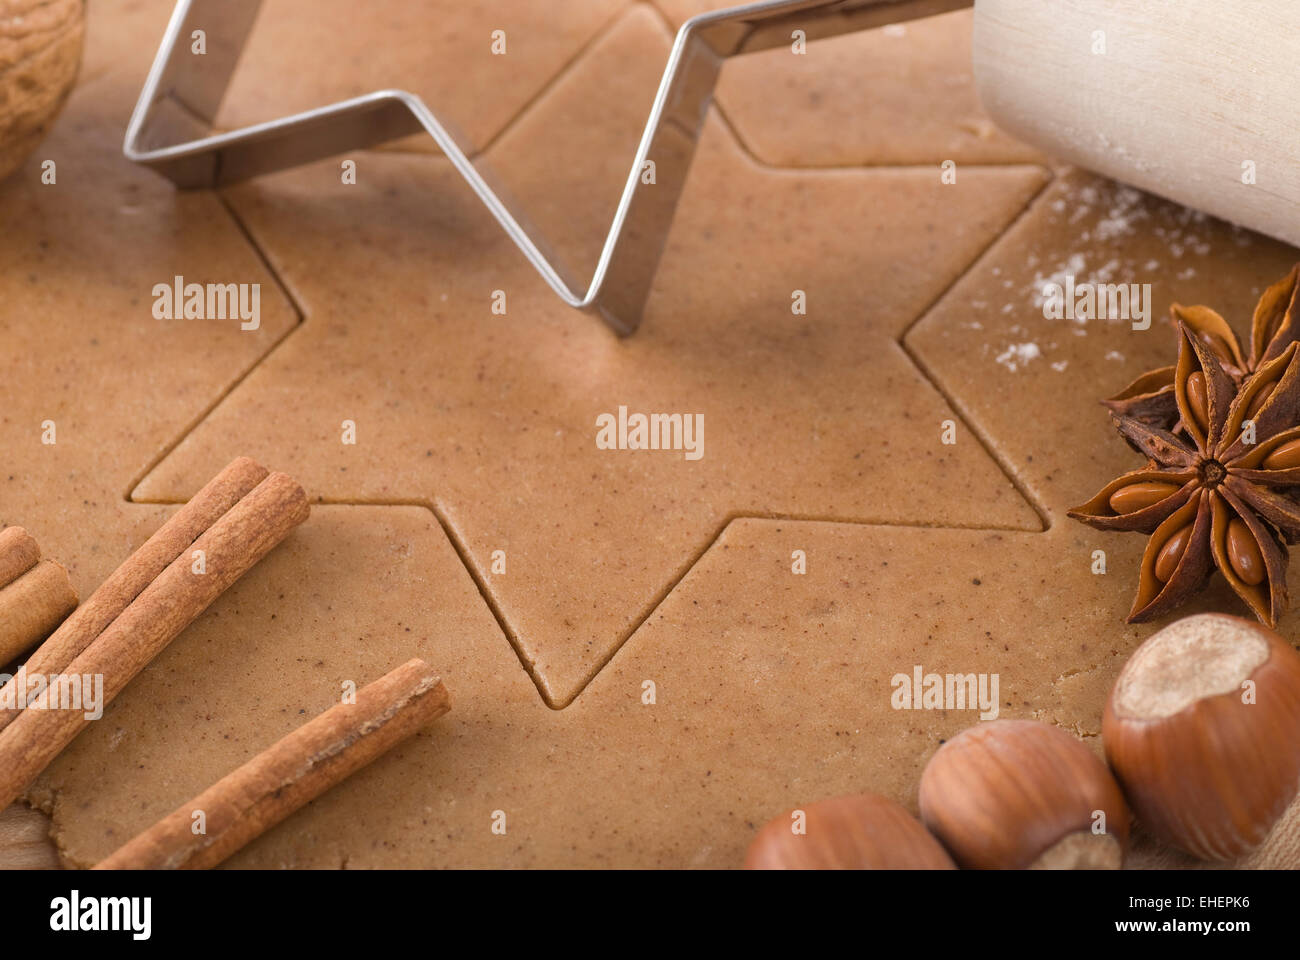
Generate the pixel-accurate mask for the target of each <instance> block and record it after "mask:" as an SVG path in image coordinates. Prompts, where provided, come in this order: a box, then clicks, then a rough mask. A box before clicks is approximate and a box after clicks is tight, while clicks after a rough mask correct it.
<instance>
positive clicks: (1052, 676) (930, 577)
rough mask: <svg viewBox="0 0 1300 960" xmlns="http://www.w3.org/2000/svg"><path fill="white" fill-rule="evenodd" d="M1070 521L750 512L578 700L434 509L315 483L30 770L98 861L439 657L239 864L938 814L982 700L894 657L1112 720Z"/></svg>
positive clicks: (701, 853) (718, 845) (627, 850)
mask: <svg viewBox="0 0 1300 960" xmlns="http://www.w3.org/2000/svg"><path fill="white" fill-rule="evenodd" d="M1075 534H1076V531H1074V530H1072V529H1069V528H1060V529H1058V530H1054V531H1052V532H1050V533H1046V534H1037V533H1027V532H1015V531H973V530H971V531H968V530H931V529H920V528H917V529H905V528H891V527H869V526H861V525H853V524H833V523H818V522H794V523H790V522H787V521H776V520H737V521H735V522H733V523H732V524H730V525H729V526H728V528H727V529H726V531H725V532H724V533H723V534H722V535H721V537H719V539H718V541H717V542H716V543H714V544H713V545H712V546H711V547H710V548H709V550H708V551H707V552H706V553H705V555H704V556H703V557H702V558H701V559H700V561H699V563H697V564H696V565H695V566H694V568H693V569H692V570H691V571H690V572H689V573H688V574H687V576H686V577H685V578H684V579H683V581H682V582H681V583H680V584H679V585H678V586H677V588H676V589H675V590H674V591H673V592H672V593H671V594H670V595H669V597H668V598H667V599H666V600H665V601H664V603H663V604H662V605H661V606H660V607H659V608H658V609H657V610H656V611H655V613H654V615H653V616H652V617H651V618H650V620H649V621H648V622H647V623H646V624H645V625H643V626H642V627H641V628H640V629H639V630H638V631H637V632H636V633H635V634H634V635H633V636H632V638H631V639H630V640H629V641H628V643H627V644H626V645H625V646H624V647H623V648H622V649H621V650H620V651H619V652H618V654H617V655H616V656H615V657H614V659H613V661H612V662H611V663H610V664H609V665H608V666H607V667H606V668H605V669H604V670H603V671H601V673H600V674H599V675H598V676H597V678H596V679H595V680H594V681H593V682H592V684H591V685H590V686H589V687H588V688H587V689H586V690H585V691H584V692H583V694H582V695H581V696H580V697H579V698H578V700H577V701H576V702H575V703H574V704H572V705H571V706H569V707H568V708H566V709H564V710H559V711H556V710H551V709H548V708H547V707H546V706H545V705H544V704H543V703H542V700H541V698H540V697H539V696H538V694H537V691H536V689H535V688H534V687H533V686H532V684H531V683H529V681H528V679H527V676H526V675H525V673H524V672H523V670H522V669H521V668H520V666H519V662H518V660H517V658H516V657H515V655H514V653H513V652H512V651H511V649H510V646H509V644H508V643H507V642H506V641H505V639H504V637H503V636H502V635H501V633H500V631H499V629H498V628H497V626H496V624H495V623H494V622H493V621H492V619H491V617H490V615H489V614H488V613H487V611H486V610H485V609H484V608H483V607H482V605H481V604H479V603H477V602H476V600H477V596H476V593H475V590H474V585H473V583H472V581H471V580H470V579H469V577H468V575H467V574H466V573H465V571H464V570H463V568H459V566H458V564H457V561H456V556H455V552H454V551H453V550H452V548H451V546H450V544H449V543H448V542H447V541H446V538H445V537H444V536H443V534H442V532H441V530H439V528H438V525H437V523H436V521H435V520H434V519H433V516H432V515H431V514H430V513H429V512H428V511H427V510H423V509H420V508H415V507H352V506H324V507H320V506H318V507H317V508H316V509H315V510H314V511H313V514H312V518H311V519H310V520H309V521H308V522H307V523H306V524H305V525H304V526H303V527H301V528H300V529H299V530H297V531H296V532H295V533H294V534H293V536H292V537H291V538H290V539H289V540H287V541H286V542H285V544H283V546H282V547H281V548H280V549H278V550H276V551H275V552H274V553H272V554H271V555H270V556H269V557H268V558H267V559H266V560H265V561H264V562H263V563H262V564H260V565H259V566H258V567H257V568H256V569H255V570H254V571H252V572H251V573H250V574H249V575H248V576H247V577H246V578H245V579H244V580H242V581H240V583H238V584H236V586H235V587H234V588H232V589H231V590H230V591H229V593H228V594H227V595H226V596H224V597H223V598H222V599H221V600H219V601H218V602H217V603H216V604H214V606H213V608H212V609H211V610H210V611H209V612H208V613H207V614H206V615H205V616H204V617H203V618H202V619H201V620H200V621H199V623H197V624H196V625H195V626H193V627H192V628H190V629H189V630H188V631H186V633H185V634H184V635H183V636H182V637H181V638H179V639H178V640H177V641H176V642H175V643H174V644H173V645H172V646H171V647H170V648H169V649H168V650H167V651H166V652H165V653H164V654H163V655H162V656H161V657H159V659H158V660H157V661H155V663H154V664H153V665H152V666H151V667H150V668H148V669H147V670H146V671H145V672H144V673H143V674H142V675H141V676H140V677H139V678H137V680H136V681H135V682H133V683H132V685H131V687H130V688H129V689H128V690H127V691H126V692H125V693H124V694H123V695H122V696H121V697H120V698H119V699H118V701H117V702H116V703H115V704H114V705H113V706H112V707H111V708H110V709H109V711H108V712H107V714H106V715H105V717H104V720H103V721H102V722H101V723H99V724H95V725H93V726H92V728H91V729H90V730H89V731H87V733H86V734H84V735H83V736H82V737H81V738H80V739H79V740H78V741H77V742H76V743H75V744H74V745H73V747H72V748H70V749H69V751H68V752H67V753H65V754H64V755H63V756H62V757H61V758H60V759H59V760H58V761H57V762H56V763H55V764H54V766H53V767H51V769H50V771H49V772H48V773H47V774H46V775H45V776H44V777H42V779H41V781H40V782H39V785H38V788H37V790H36V791H34V793H35V796H36V799H38V800H39V801H41V802H43V803H47V804H48V803H49V802H50V800H51V799H53V802H54V810H55V817H56V831H57V835H58V837H59V841H60V844H61V846H62V848H63V852H64V854H65V856H66V857H68V858H70V859H72V860H73V861H75V862H78V863H91V862H94V861H96V860H98V859H99V858H101V857H103V856H104V855H106V854H107V853H109V852H111V851H112V850H113V849H115V847H116V846H117V845H118V844H119V843H120V842H122V841H124V840H125V839H127V838H128V835H133V834H134V833H135V832H136V831H138V830H140V829H143V828H145V827H147V826H149V825H150V824H151V823H152V822H153V821H154V820H155V819H157V818H158V817H159V816H162V815H164V814H166V813H168V812H170V811H171V810H172V809H174V808H175V806H176V805H177V804H179V803H181V802H183V801H184V800H185V799H187V798H188V797H190V796H193V795H195V794H197V793H198V792H199V791H200V790H201V789H202V788H203V787H204V786H206V785H207V784H208V783H210V782H212V781H214V780H215V779H217V778H218V777H219V776H221V775H222V774H224V773H225V772H227V771H228V770H230V769H233V768H234V767H235V766H237V765H238V764H239V763H241V762H243V761H244V760H246V759H248V758H249V757H251V756H253V755H255V754H256V753H257V752H258V751H259V750H261V749H263V748H264V747H266V746H267V745H268V744H270V743H271V742H273V741H274V740H275V739H276V738H278V737H280V736H282V735H284V734H285V733H287V732H288V731H289V730H291V729H294V728H295V727H297V726H299V725H300V724H301V723H303V722H305V721H306V719H307V718H309V717H311V716H313V715H315V714H316V713H318V712H319V711H321V710H323V709H325V708H326V707H327V706H329V705H330V704H332V703H333V702H336V701H337V698H338V696H339V690H340V684H341V682H342V681H343V680H345V679H349V678H351V679H356V680H357V681H358V683H360V682H362V681H365V680H369V679H373V678H374V677H375V676H378V675H380V674H382V673H383V672H384V671H385V670H387V669H389V668H390V667H391V666H393V665H394V664H395V663H398V662H400V661H401V660H402V659H403V658H404V657H409V656H419V657H422V658H423V659H425V660H426V661H427V662H429V663H430V664H432V665H436V667H437V669H439V670H440V671H441V672H442V675H443V678H444V681H445V683H446V685H447V688H448V690H449V691H450V693H451V696H452V701H453V707H452V711H451V713H449V714H448V715H447V716H446V717H443V718H442V719H441V720H439V721H438V722H436V723H435V724H433V725H432V726H431V727H430V728H429V729H428V730H427V731H425V732H424V733H422V734H420V735H419V736H418V737H416V738H415V739H414V740H412V741H409V742H408V743H406V744H404V745H402V746H400V747H398V748H397V749H395V750H394V751H393V752H392V753H391V754H389V755H387V756H385V757H384V758H381V759H380V760H379V761H377V762H376V763H375V764H374V765H373V766H371V767H369V768H367V769H366V770H364V771H362V772H361V773H359V774H357V775H356V776H354V777H352V778H351V779H349V780H348V781H347V782H345V783H344V784H342V785H340V786H339V787H337V788H335V789H334V790H331V791H330V792H329V793H327V794H326V795H324V796H323V797H321V798H320V799H318V800H316V801H314V802H313V803H312V804H311V805H310V806H309V807H307V808H305V809H304V810H302V811H300V812H299V813H297V814H295V815H294V816H293V817H291V818H290V819H289V820H287V821H285V822H284V823H283V824H282V825H280V826H279V827H277V828H275V829H274V830H272V831H271V832H270V833H268V834H267V835H266V836H265V837H263V838H261V839H259V840H257V841H255V842H254V843H252V844H251V845H250V846H249V847H247V848H246V849H245V850H244V851H243V852H242V853H240V854H238V855H237V856H236V857H235V858H233V859H232V860H231V861H230V865H231V866H236V867H286V866H291V867H330V866H349V867H439V866H447V867H491V866H514V867H523V866H550V867H554V866H624V867H636V866H643V867H655V866H670V867H690V866H701V867H727V866H736V865H738V864H739V863H740V861H741V859H742V857H743V853H744V849H745V847H746V845H747V844H748V842H749V840H750V839H751V838H752V836H753V833H754V831H755V830H756V829H757V828H758V826H759V825H761V824H762V823H763V822H764V821H766V820H767V819H769V818H770V817H772V816H775V815H776V814H777V813H779V812H781V811H782V810H784V809H787V808H788V807H790V806H791V805H793V804H797V803H800V802H805V801H811V800H816V799H821V798H823V797H828V796H833V795H836V794H840V793H847V792H855V791H864V790H869V791H873V792H879V793H883V794H885V795H886V796H889V797H891V798H893V799H895V800H897V801H898V802H900V803H903V804H904V805H905V806H907V807H908V808H909V809H911V810H913V812H915V791H916V783H917V780H918V778H919V775H920V771H921V768H922V767H923V766H924V763H925V761H926V760H927V759H928V758H929V755H930V754H931V753H932V752H933V751H934V750H935V749H936V748H937V747H938V745H939V743H940V742H941V741H942V740H943V739H945V738H947V737H950V736H953V735H954V734H955V733H957V732H958V731H960V730H961V729H963V728H964V727H966V726H967V725H969V724H971V723H974V722H976V719H975V718H976V715H977V712H976V711H971V710H964V711H960V710H946V711H935V710H897V709H894V707H893V705H892V697H893V687H892V684H891V679H892V677H893V676H894V675H896V674H900V673H902V674H909V675H910V674H911V672H912V670H913V667H914V666H916V665H920V666H921V667H923V668H924V670H925V671H927V672H939V673H949V672H961V673H966V672H976V673H986V674H991V673H997V674H999V688H998V693H999V697H998V699H999V703H998V706H997V709H998V713H999V716H1002V717H1039V716H1045V715H1051V716H1052V717H1053V718H1054V719H1056V720H1057V722H1059V723H1062V724H1063V725H1066V726H1067V728H1069V727H1075V728H1077V729H1079V730H1080V731H1081V732H1084V733H1093V734H1095V732H1096V730H1097V729H1098V727H1099V724H1100V715H1101V704H1100V703H1099V702H1097V701H1095V700H1094V699H1092V698H1086V699H1072V698H1069V697H1061V696H1060V695H1059V693H1058V691H1057V688H1056V680H1057V677H1058V675H1059V673H1060V671H1061V666H1060V663H1061V660H1062V658H1063V654H1064V653H1066V652H1067V651H1068V653H1069V662H1070V663H1072V664H1076V665H1079V666H1085V665H1088V664H1091V663H1093V662H1094V661H1096V660H1099V659H1103V658H1105V657H1107V656H1109V655H1111V653H1112V652H1113V651H1114V650H1118V651H1120V652H1127V651H1128V650H1130V649H1131V648H1132V646H1134V645H1135V644H1136V642H1137V633H1138V632H1137V630H1136V629H1131V628H1130V629H1125V630H1120V631H1110V630H1107V629H1106V627H1107V624H1108V622H1109V620H1111V619H1113V618H1115V617H1117V616H1119V615H1120V614H1121V613H1122V609H1123V604H1124V601H1125V599H1126V598H1124V597H1122V596H1120V595H1117V594H1115V593H1114V592H1113V591H1110V590H1109V589H1108V586H1107V584H1105V583H1104V582H1103V581H1102V580H1101V578H1094V580H1093V581H1092V582H1090V583H1086V584H1083V585H1081V586H1080V588H1079V593H1078V596H1077V600H1078V604H1077V606H1076V607H1075V608H1074V609H1071V610H1068V611H1062V610H1059V608H1058V607H1057V606H1056V599H1055V598H1054V596H1053V594H1052V592H1051V591H1050V590H1049V589H1047V588H1046V587H1045V585H1046V584H1047V583H1048V580H1049V577H1050V575H1051V572H1052V563H1053V560H1054V558H1055V557H1056V556H1058V555H1059V554H1060V553H1061V551H1062V550H1063V549H1064V548H1065V543H1064V542H1063V541H1068V540H1069V538H1071V537H1073V536H1074V535H1075ZM794 550H802V551H804V553H805V554H806V557H807V572H806V573H805V574H795V573H793V572H792V571H791V564H790V556H791V553H792V551H794ZM936 557H942V558H943V563H942V565H939V566H936V563H935V558H936ZM272 618H274V619H272ZM1049 621H1050V623H1051V629H1050V633H1046V634H1045V631H1044V627H1043V624H1044V623H1045V622H1049ZM1103 630H1105V636H1106V638H1107V639H1104V640H1099V639H1098V634H1099V633H1101V632H1102V631H1103ZM197 677H202V678H203V679H202V682H201V683H197V682H196V679H195V678H197ZM647 682H650V683H652V684H653V685H654V686H653V698H652V699H653V702H652V703H648V702H646V701H647V699H648V698H647V696H646V694H647V689H648V688H647V687H646V684H647ZM377 798H382V801H381V802H377ZM497 810H500V811H503V812H504V813H505V815H506V828H507V832H506V834H505V835H504V836H500V835H497V834H494V833H493V832H492V830H491V825H492V818H493V814H494V812H495V811H497Z"/></svg>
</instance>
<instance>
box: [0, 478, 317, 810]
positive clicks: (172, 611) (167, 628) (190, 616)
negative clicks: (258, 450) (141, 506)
mask: <svg viewBox="0 0 1300 960" xmlns="http://www.w3.org/2000/svg"><path fill="white" fill-rule="evenodd" d="M310 512H311V508H310V507H309V506H308V504H307V496H306V494H304V493H303V491H302V487H300V486H299V485H298V484H297V483H296V482H295V481H294V480H293V478H291V477H288V476H286V475H285V474H283V473H273V474H271V475H270V476H268V477H267V478H266V479H265V480H263V481H262V482H261V483H260V484H258V485H257V487H256V488H255V489H254V490H253V491H252V492H251V493H249V494H248V496H246V497H244V498H243V499H242V500H240V501H239V503H237V504H235V505H234V506H233V507H231V508H230V510H229V511H227V512H226V514H225V515H224V516H222V517H221V518H220V519H219V520H217V522H216V523H214V524H213V525H212V526H211V527H210V528H208V530H207V531H205V532H204V533H203V534H202V535H201V536H200V537H199V538H198V539H197V540H195V541H194V542H193V543H192V544H190V547H189V548H188V549H186V550H185V551H184V552H183V553H182V554H181V555H180V556H178V557H177V558H176V559H175V560H173V561H172V562H171V563H170V564H169V565H168V566H167V568H166V569H165V570H163V571H162V573H160V574H159V575H158V576H157V577H156V578H155V579H154V580H153V582H152V583H150V584H149V585H148V586H147V587H145V588H144V590H142V591H141V592H140V595H139V596H138V597H136V598H135V599H134V600H132V601H131V603H130V604H129V605H128V606H127V608H126V609H125V610H123V611H122V613H121V614H120V615H119V616H118V617H117V618H116V619H114V620H113V622H112V623H110V624H109V625H108V626H107V627H105V628H104V632H103V633H101V634H100V635H99V636H98V637H96V638H95V640H94V641H92V642H91V644H90V646H88V647H87V648H86V649H85V650H84V651H83V652H82V653H81V654H80V655H78V656H77V657H76V658H75V659H74V660H73V661H72V662H71V663H70V664H68V665H67V667H65V668H64V669H63V670H61V671H59V672H60V673H62V674H65V675H67V676H68V677H70V678H76V677H86V676H89V677H92V678H98V677H102V678H103V687H102V690H103V696H102V702H101V706H107V704H109V703H111V702H112V700H113V698H114V697H116V696H117V695H118V694H119V693H120V692H121V691H122V688H123V687H125V686H126V685H127V683H128V682H130V680H131V679H132V678H133V677H134V676H135V675H136V674H137V673H139V672H140V671H141V670H143V669H144V668H145V666H146V665H147V664H148V663H149V662H150V661H151V660H153V658H154V657H156V656H157V655H158V654H159V653H160V652H161V651H162V650H163V649H164V648H165V647H166V646H167V644H169V643H171V641H172V640H173V639H175V637H176V635H177V634H179V633H180V632H181V631H182V630H184V629H185V628H186V627H187V626H189V625H190V624H191V623H193V622H194V620H195V619H197V618H198V616H199V614H201V613H202V612H203V611H204V610H205V609H207V607H208V606H209V604H211V603H212V601H214V600H216V599H217V597H219V596H221V594H222V593H223V592H224V591H225V590H226V588H227V587H229V586H230V585H231V584H232V583H234V582H235V581H236V580H238V579H239V577H241V576H242V575H243V574H244V573H245V572H246V571H247V570H248V569H249V568H250V567H252V566H253V565H254V564H255V563H257V561H259V560H261V559H262V557H264V556H265V555H266V554H267V553H268V552H269V551H270V550H271V548H272V547H274V546H275V545H276V544H278V543H279V542H280V541H281V540H283V539H284V538H285V537H286V536H288V534H289V531H290V530H292V529H293V528H294V527H296V526H297V525H298V524H300V523H302V522H303V521H304V520H306V519H307V515H308V514H309V513H310ZM24 669H25V670H26V671H27V674H28V676H31V675H32V671H31V670H30V669H28V668H27V667H24ZM19 679H20V678H19V677H15V678H14V680H13V681H12V682H11V683H10V686H15V685H17V684H18V682H19ZM4 694H5V691H2V690H0V697H3V696H4ZM88 722H89V720H87V718H86V715H85V713H84V712H83V711H82V710H79V709H32V708H31V706H30V705H29V706H28V707H27V709H20V710H19V711H18V716H17V718H16V719H14V720H13V721H12V722H11V723H10V724H9V725H8V726H7V727H5V728H4V729H3V730H0V808H3V807H5V806H7V805H8V804H9V803H11V802H12V801H13V800H14V798H15V797H17V796H18V795H19V793H21V792H22V791H23V789H24V788H26V786H27V785H28V784H29V783H31V781H32V779H33V778H35V776H36V775H37V774H38V773H40V772H41V771H42V770H44V769H45V767H46V765H48V764H49V762H50V761H51V760H53V759H54V758H55V757H56V756H57V755H58V754H59V752H60V751H62V750H63V748H64V747H66V746H67V745H68V744H69V743H71V742H72V741H73V739H75V738H76V736H77V734H78V733H80V732H81V730H82V728H84V727H85V726H86V724H87V723H88Z"/></svg>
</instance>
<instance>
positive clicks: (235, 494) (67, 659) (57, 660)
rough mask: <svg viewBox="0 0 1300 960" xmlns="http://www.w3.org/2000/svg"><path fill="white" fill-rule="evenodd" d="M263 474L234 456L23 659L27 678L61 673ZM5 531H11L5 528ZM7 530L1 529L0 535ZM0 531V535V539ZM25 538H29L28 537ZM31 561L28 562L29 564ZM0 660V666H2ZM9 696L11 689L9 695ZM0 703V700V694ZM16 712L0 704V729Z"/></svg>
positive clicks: (261, 470)
mask: <svg viewBox="0 0 1300 960" xmlns="http://www.w3.org/2000/svg"><path fill="white" fill-rule="evenodd" d="M266 475H267V470H266V468H265V467H263V466H261V465H260V464H258V463H256V462H254V461H252V460H250V459H249V458H248V457H240V458H238V459H237V460H235V461H233V462H232V463H230V464H229V465H228V466H227V467H226V468H225V469H224V470H222V471H221V472H220V473H219V474H217V475H216V476H215V477H213V478H212V480H210V481H208V483H207V485H206V486H204V488H203V489H202V490H200V491H199V492H198V493H196V494H195V495H194V496H193V498H191V500H190V502H189V503H187V504H185V506H183V507H181V508H180V509H179V510H177V511H176V512H175V513H174V514H172V516H171V517H170V518H168V520H167V522H166V523H164V524H163V525H162V526H161V527H159V528H158V529H157V530H156V531H154V534H153V536H151V537H150V538H149V539H148V540H146V541H145V543H144V545H143V546H141V547H140V549H138V550H137V551H136V552H135V553H133V554H131V556H130V557H128V558H127V560H126V562H125V563H123V564H122V565H121V566H120V567H118V568H117V569H116V570H115V571H114V572H113V573H112V574H111V575H110V576H109V578H108V579H107V580H105V581H104V582H103V583H102V584H101V585H100V586H99V589H97V590H96V591H95V592H94V593H92V594H91V595H90V597H89V598H87V600H86V602H85V603H83V604H82V605H81V606H80V607H78V608H77V611H76V612H75V613H74V614H72V616H70V617H69V618H68V619H67V620H66V621H65V622H64V623H63V625H62V626H61V627H59V629H58V630H56V631H55V632H54V635H53V636H51V637H50V638H49V639H48V640H47V641H45V643H43V644H41V647H40V649H38V650H37V651H36V652H35V653H34V654H32V656H31V659H29V660H28V661H27V673H28V675H29V676H30V675H34V674H41V675H44V676H49V675H52V674H59V673H63V672H65V671H66V670H67V667H68V664H70V663H72V661H73V659H75V658H76V657H77V656H78V655H80V654H81V652H82V651H83V650H85V649H86V647H88V646H90V643H91V641H92V640H94V639H95V638H96V637H98V636H99V635H100V634H101V633H102V632H103V631H104V628H105V627H107V626H108V625H109V624H110V623H112V622H113V620H115V619H116V618H117V616H118V615H119V614H120V613H121V612H122V611H123V610H125V609H126V608H127V605H128V604H130V603H131V601H132V600H134V599H135V598H136V597H138V596H139V595H140V592H141V591H142V590H144V588H145V587H147V586H149V584H150V583H152V582H153V580H154V578H155V577H157V576H158V575H159V574H160V573H162V572H163V570H164V569H165V568H166V567H167V565H168V564H169V563H171V562H172V561H173V560H175V559H176V558H177V557H178V556H180V555H181V552H182V551H183V550H185V549H186V548H187V547H189V546H190V545H191V544H192V543H194V541H195V540H196V539H197V538H198V537H199V535H200V534H201V533H203V531H205V530H207V529H208V528H209V527H211V526H212V525H213V524H214V523H216V521H217V520H218V519H219V518H220V517H221V516H222V515H223V514H225V513H226V512H227V511H228V510H230V508H231V507H233V506H234V505H235V504H236V503H238V502H239V501H240V500H241V499H243V498H244V497H245V496H246V495H247V494H248V493H249V492H250V491H251V490H252V489H253V488H254V487H256V486H257V485H258V484H259V483H261V482H262V481H263V480H265V479H266ZM9 529H17V528H14V527H11V528H9ZM5 532H7V531H5ZM2 536H3V533H0V537H2ZM28 539H30V538H28ZM33 562H34V561H33ZM3 662H4V661H3V659H0V663H3ZM11 692H12V691H11ZM0 700H3V696H2V695H0ZM20 712H21V711H20V710H18V709H16V708H12V709H10V708H5V707H3V706H0V730H3V729H4V728H5V727H6V726H8V725H9V724H10V723H11V722H13V721H14V720H15V719H17V717H18V714H19V713H20Z"/></svg>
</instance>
